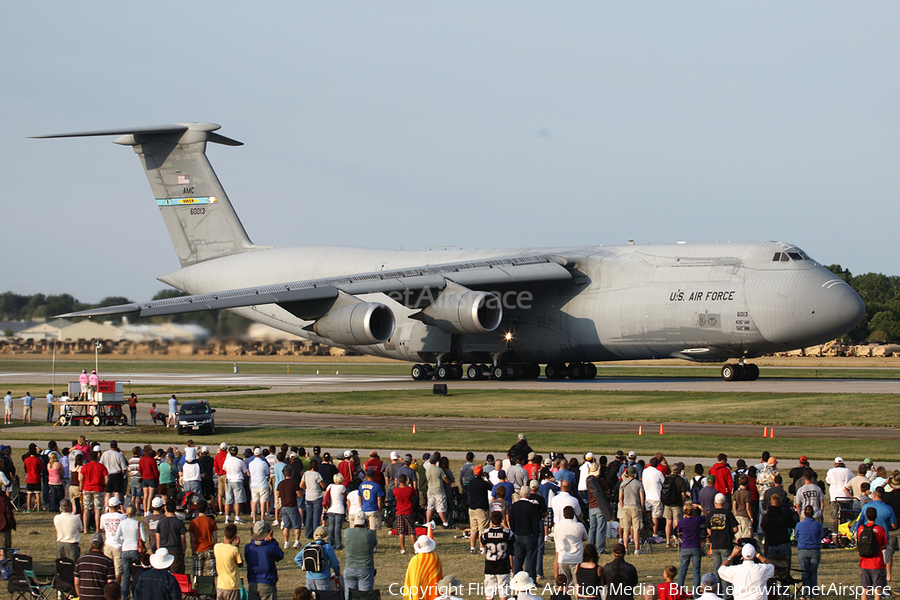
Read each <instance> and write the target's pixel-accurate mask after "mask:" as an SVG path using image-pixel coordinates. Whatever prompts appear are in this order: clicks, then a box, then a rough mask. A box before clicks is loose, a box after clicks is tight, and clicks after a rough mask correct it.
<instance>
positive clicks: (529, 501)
mask: <svg viewBox="0 0 900 600" xmlns="http://www.w3.org/2000/svg"><path fill="white" fill-rule="evenodd" d="M546 514H547V505H546V504H545V503H544V499H543V498H541V495H540V494H537V493H535V494H532V493H531V486H529V485H523V486H522V487H521V488H520V490H519V499H518V500H517V501H516V502H513V505H512V506H511V507H510V509H509V528H510V529H511V530H512V532H513V533H514V534H515V536H516V537H515V552H514V553H513V556H514V561H513V571H516V572H518V571H526V572H527V573H528V574H529V575H531V577H532V578H537V555H538V539H539V538H543V537H544V516H546Z"/></svg>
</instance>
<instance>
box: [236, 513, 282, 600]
mask: <svg viewBox="0 0 900 600" xmlns="http://www.w3.org/2000/svg"><path fill="white" fill-rule="evenodd" d="M283 558H284V552H283V551H282V550H281V546H280V545H279V544H278V542H277V541H276V540H275V539H274V535H273V533H272V527H271V526H270V525H269V524H268V523H267V522H266V521H264V520H259V521H257V522H256V523H254V524H253V534H252V535H251V536H250V543H249V544H247V545H246V546H244V559H245V560H246V561H247V582H248V584H249V586H248V587H249V588H250V600H278V593H277V590H276V587H275V586H276V584H277V583H278V565H277V564H276V563H278V561H280V560H281V559H283Z"/></svg>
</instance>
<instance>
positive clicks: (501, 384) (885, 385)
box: [0, 371, 900, 395]
mask: <svg viewBox="0 0 900 600" xmlns="http://www.w3.org/2000/svg"><path fill="white" fill-rule="evenodd" d="M104 377H105V378H108V379H114V380H117V381H130V382H131V383H132V384H142V385H254V386H266V387H271V388H272V389H271V392H272V393H285V392H298V393H299V392H349V391H354V392H358V391H369V390H408V389H421V390H430V389H431V388H432V385H433V384H434V383H435V382H433V381H412V380H411V379H410V378H409V377H407V376H388V375H339V374H327V375H326V374H324V371H323V374H321V375H247V374H240V373H238V374H224V375H223V374H190V373H136V374H130V373H104ZM62 381H63V378H62V377H61V376H59V375H57V377H56V385H57V386H59V385H61V384H62ZM15 383H34V384H41V385H50V383H51V376H50V375H48V374H46V373H0V386H3V385H4V384H9V385H13V384H15ZM446 383H447V385H448V386H449V387H450V388H451V389H508V390H603V391H677V392H742V393H750V392H758V393H768V394H787V393H815V394H900V380H891V379H788V378H785V379H765V378H763V379H759V380H757V381H731V382H729V381H723V380H721V379H705V378H677V377H668V378H663V377H660V378H644V377H609V378H607V377H602V378H598V379H595V380H593V381H548V380H546V379H544V378H541V379H538V380H536V381H468V380H465V379H462V380H459V381H448V382H446ZM256 393H260V392H256ZM35 395H37V394H36V393H35Z"/></svg>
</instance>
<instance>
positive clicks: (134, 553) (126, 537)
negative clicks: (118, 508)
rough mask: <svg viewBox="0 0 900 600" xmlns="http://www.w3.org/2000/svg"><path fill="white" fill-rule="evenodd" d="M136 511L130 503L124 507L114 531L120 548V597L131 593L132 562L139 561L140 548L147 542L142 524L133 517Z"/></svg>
mask: <svg viewBox="0 0 900 600" xmlns="http://www.w3.org/2000/svg"><path fill="white" fill-rule="evenodd" d="M136 512H137V509H136V507H135V506H134V505H133V504H132V505H131V506H129V507H128V508H126V509H125V518H124V519H122V520H121V521H119V529H118V530H117V531H116V543H118V544H119V546H120V547H121V548H122V560H121V569H122V598H123V600H128V598H129V596H130V593H131V574H132V567H131V565H132V563H134V562H140V560H141V551H140V548H141V546H142V545H144V544H145V543H146V542H147V534H146V532H145V531H144V524H143V523H141V522H140V521H137V520H136V519H135V518H134V515H135V513H136Z"/></svg>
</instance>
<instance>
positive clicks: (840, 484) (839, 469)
mask: <svg viewBox="0 0 900 600" xmlns="http://www.w3.org/2000/svg"><path fill="white" fill-rule="evenodd" d="M851 479H853V471H851V470H850V469H848V468H847V467H845V466H844V459H843V458H841V457H840V456H838V457H835V459H834V467H833V468H831V469H828V473H827V474H826V475H825V483H827V484H828V497H829V498H830V499H831V519H832V521H833V522H834V531H838V527H839V525H840V524H841V505H840V504H839V503H838V502H837V499H838V498H841V497H844V496H846V495H847V492H846V491H844V488H846V487H847V484H848V483H850V480H851Z"/></svg>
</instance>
